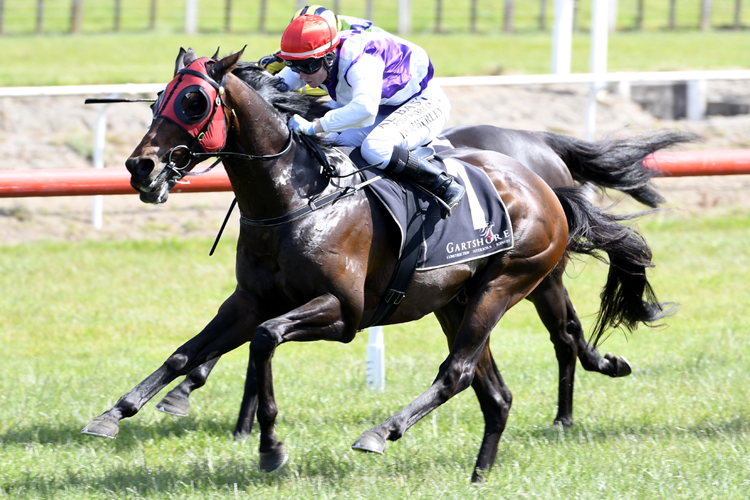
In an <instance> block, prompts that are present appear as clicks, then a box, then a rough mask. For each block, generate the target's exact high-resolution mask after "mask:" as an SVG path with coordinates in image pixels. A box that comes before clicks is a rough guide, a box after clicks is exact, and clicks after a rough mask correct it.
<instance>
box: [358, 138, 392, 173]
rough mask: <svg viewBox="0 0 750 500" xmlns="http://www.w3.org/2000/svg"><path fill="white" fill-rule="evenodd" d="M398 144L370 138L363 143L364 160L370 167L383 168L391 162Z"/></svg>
mask: <svg viewBox="0 0 750 500" xmlns="http://www.w3.org/2000/svg"><path fill="white" fill-rule="evenodd" d="M395 145H396V144H395V143H394V142H393V141H391V140H387V139H384V138H378V137H368V138H367V139H365V140H364V142H362V158H364V159H365V161H367V163H369V164H370V165H378V167H379V168H383V167H384V166H385V165H388V162H389V161H391V154H392V153H393V146H395Z"/></svg>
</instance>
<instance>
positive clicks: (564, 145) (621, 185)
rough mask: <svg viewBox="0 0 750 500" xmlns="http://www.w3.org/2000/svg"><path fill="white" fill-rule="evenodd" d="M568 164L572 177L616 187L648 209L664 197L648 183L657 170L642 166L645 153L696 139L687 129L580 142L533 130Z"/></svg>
mask: <svg viewBox="0 0 750 500" xmlns="http://www.w3.org/2000/svg"><path fill="white" fill-rule="evenodd" d="M533 134H534V135H536V136H537V137H539V138H540V139H542V140H543V141H544V142H545V143H547V145H548V146H549V147H550V148H552V150H554V151H555V153H556V154H557V156H559V157H560V159H562V161H563V162H564V163H565V164H566V165H567V166H568V169H569V170H570V173H571V175H572V176H573V179H575V180H576V181H578V182H580V183H584V182H589V183H591V184H593V185H595V186H597V187H599V188H611V189H617V190H618V191H622V192H624V193H627V194H629V195H630V196H632V197H633V198H635V199H636V200H638V201H639V202H641V203H643V204H644V205H647V206H649V207H651V208H655V207H657V206H658V205H659V204H661V203H664V202H665V200H664V198H663V197H662V196H661V195H660V194H659V193H657V192H656V191H655V190H654V189H653V187H651V186H650V185H649V181H650V180H651V179H652V178H653V177H656V176H658V175H660V173H659V172H658V171H656V170H652V169H650V168H648V167H646V166H645V165H643V160H644V159H645V158H646V156H648V155H650V154H651V153H654V152H656V151H659V150H660V149H664V148H667V147H670V146H673V145H675V144H680V143H689V142H696V141H698V140H700V138H701V137H700V136H699V135H696V134H692V133H689V132H681V131H676V130H675V131H663V132H657V133H653V134H649V135H642V136H638V137H631V138H626V139H617V138H611V137H610V138H605V139H602V140H599V141H593V142H589V141H583V140H581V139H576V138H574V137H569V136H565V135H561V134H555V133H552V132H533Z"/></svg>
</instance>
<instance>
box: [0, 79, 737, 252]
mask: <svg viewBox="0 0 750 500" xmlns="http://www.w3.org/2000/svg"><path fill="white" fill-rule="evenodd" d="M445 90H446V93H447V94H448V96H449V98H450V100H451V103H452V106H453V109H452V114H451V121H450V125H451V126H455V125H470V124H492V125H498V126H502V127H509V128H519V129H528V130H547V131H551V132H557V133H562V134H566V135H571V136H575V137H579V138H583V137H584V136H585V123H584V121H585V116H584V113H585V109H586V103H587V100H588V98H589V91H588V86H586V85H554V86H531V87H526V88H521V87H517V86H507V87H452V88H446V89H445ZM712 94H715V95H721V96H727V95H730V96H735V97H737V96H739V97H740V98H742V97H747V98H750V83H744V82H713V83H709V95H712ZM98 113H99V106H86V105H84V104H83V97H43V98H0V131H2V134H1V135H0V158H3V160H2V163H1V164H0V169H48V168H91V155H92V144H93V130H94V124H95V122H96V117H97V114H98ZM106 116H107V149H106V155H105V166H106V167H107V168H124V162H125V159H126V158H127V157H128V155H129V154H130V152H131V151H132V150H133V148H134V147H135V146H136V145H137V143H138V142H139V141H140V139H141V137H142V136H143V134H144V133H145V132H146V130H147V127H148V125H149V123H150V121H151V111H150V109H149V107H148V105H145V104H115V105H110V106H109V107H108V108H107V111H106ZM596 123H597V124H596V130H597V133H596V137H597V138H598V137H601V136H603V135H604V134H617V135H620V136H628V135H636V134H642V133H648V132H649V131H653V130H655V129H663V128H670V129H679V130H687V131H692V132H696V133H698V134H701V135H703V136H704V137H705V142H703V143H700V144H693V145H689V146H686V147H685V149H688V148H689V149H738V148H750V116H748V115H741V116H736V117H711V118H709V119H707V120H703V121H700V122H690V121H664V120H658V119H656V118H654V117H653V116H651V115H650V114H649V113H647V112H646V111H644V110H643V109H642V108H641V107H640V106H639V105H638V104H636V103H635V102H633V101H631V100H629V99H627V98H625V97H623V96H620V95H618V94H617V93H614V92H611V93H608V92H604V93H601V94H600V95H599V97H598V106H597V116H596ZM655 184H656V186H657V188H658V189H659V190H660V192H662V194H664V196H665V197H666V198H667V199H668V200H669V202H670V206H672V207H674V208H676V210H673V211H672V213H673V214H674V216H682V215H685V214H691V213H725V212H737V211H742V212H747V211H749V210H750V196H747V192H748V188H749V187H750V178H748V177H745V176H731V177H702V178H678V179H657V180H656V181H655ZM231 200H232V194H231V193H207V194H174V195H172V196H171V197H170V199H169V202H168V203H167V204H165V205H160V206H152V205H146V204H143V203H141V202H140V201H139V199H138V197H137V196H136V195H133V196H125V195H122V196H106V197H104V198H103V206H104V219H103V226H102V228H101V229H99V230H96V229H94V228H93V226H92V216H91V214H92V198H91V197H55V198H5V199H0V244H18V243H23V242H30V241H40V240H81V239H96V240H102V239H104V240H112V239H129V238H164V237H182V236H206V237H211V236H213V235H215V233H216V230H217V229H218V227H219V226H220V224H221V221H222V219H223V217H224V215H225V213H226V210H227V208H228V207H229V204H230V202H231ZM599 202H600V203H602V204H609V203H611V200H610V199H601V200H599ZM639 208H642V207H640V206H638V205H637V204H635V203H632V202H629V201H623V204H622V205H621V206H620V207H619V208H618V210H636V209H639ZM238 228H239V223H238V216H237V214H236V213H235V214H234V217H232V219H231V221H230V223H229V225H228V228H227V233H226V237H227V241H229V240H230V238H235V237H236V234H237V231H238Z"/></svg>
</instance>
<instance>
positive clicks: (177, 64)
mask: <svg viewBox="0 0 750 500" xmlns="http://www.w3.org/2000/svg"><path fill="white" fill-rule="evenodd" d="M185 54H187V52H186V51H185V49H183V48H182V47H180V53H179V54H177V59H175V61H174V76H177V73H178V72H179V71H180V70H181V69H182V68H184V67H185V62H184V61H183V60H182V58H183V57H185Z"/></svg>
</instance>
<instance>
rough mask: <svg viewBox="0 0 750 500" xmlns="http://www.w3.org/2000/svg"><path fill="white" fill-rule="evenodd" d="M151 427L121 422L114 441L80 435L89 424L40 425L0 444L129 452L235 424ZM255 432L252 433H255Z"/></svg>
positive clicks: (194, 421)
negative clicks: (107, 446)
mask: <svg viewBox="0 0 750 500" xmlns="http://www.w3.org/2000/svg"><path fill="white" fill-rule="evenodd" d="M164 417H165V418H164V419H163V420H161V421H158V422H153V421H151V422H150V423H144V422H142V421H141V422H139V421H138V417H137V416H136V417H134V418H133V419H125V420H122V421H120V432H119V433H118V434H117V437H116V438H115V439H109V438H105V437H99V436H92V435H89V434H83V433H81V431H82V430H83V428H84V427H85V426H86V425H87V424H88V423H89V422H81V423H75V424H55V423H52V422H50V423H46V422H45V423H43V424H42V425H34V426H33V427H17V428H14V429H12V430H10V431H8V432H6V433H4V434H1V435H0V442H2V443H3V444H5V445H9V444H12V443H18V444H23V443H39V444H47V445H53V446H54V445H69V444H71V443H72V442H74V441H76V440H80V441H101V442H111V443H113V445H114V447H115V448H116V449H128V448H132V447H134V446H138V443H139V442H141V441H144V440H147V439H165V438H169V439H171V438H177V439H179V438H180V437H182V436H184V435H186V434H190V433H194V432H196V431H200V432H202V433H205V434H207V435H209V436H221V435H227V436H230V435H231V432H232V431H233V430H234V425H235V421H234V420H230V419H217V420H204V419H202V418H191V417H182V418H180V417H172V416H167V415H164ZM254 431H255V429H254Z"/></svg>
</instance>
